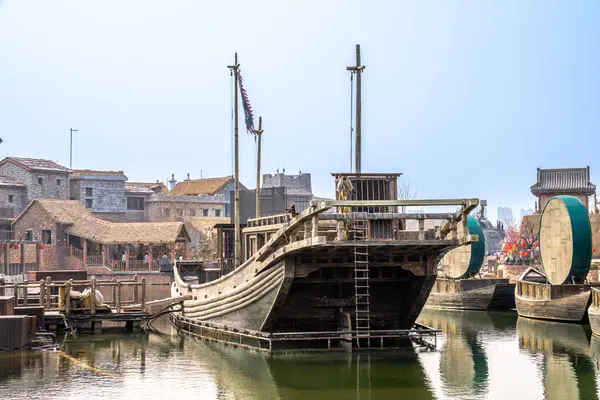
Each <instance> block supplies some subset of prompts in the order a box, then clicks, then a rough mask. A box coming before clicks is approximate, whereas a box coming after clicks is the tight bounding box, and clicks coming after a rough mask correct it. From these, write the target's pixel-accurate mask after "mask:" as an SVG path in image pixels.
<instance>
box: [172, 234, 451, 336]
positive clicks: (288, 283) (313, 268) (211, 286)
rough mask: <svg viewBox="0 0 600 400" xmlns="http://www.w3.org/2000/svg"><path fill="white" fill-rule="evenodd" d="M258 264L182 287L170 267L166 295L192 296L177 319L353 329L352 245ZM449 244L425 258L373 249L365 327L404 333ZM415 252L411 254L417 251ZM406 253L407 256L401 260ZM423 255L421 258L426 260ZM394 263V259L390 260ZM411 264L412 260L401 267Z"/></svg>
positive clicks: (314, 248) (310, 249)
mask: <svg viewBox="0 0 600 400" xmlns="http://www.w3.org/2000/svg"><path fill="white" fill-rule="evenodd" d="M301 242H302V243H299V242H296V243H295V244H294V248H293V249H280V250H278V253H277V254H275V255H274V256H272V257H269V258H268V259H267V260H265V261H263V262H258V261H254V260H252V259H251V260H249V262H246V263H245V264H244V265H242V266H241V267H240V268H238V269H236V270H234V271H233V272H231V273H230V274H228V275H226V276H223V277H222V278H220V279H218V280H215V281H213V282H209V283H205V284H201V285H198V284H196V285H194V284H192V285H189V284H186V283H184V282H183V280H182V278H181V277H180V276H179V273H178V271H177V269H175V271H174V274H175V277H174V278H175V279H174V282H173V285H172V295H174V296H178V295H185V294H190V295H192V300H188V301H185V302H184V303H183V310H182V311H181V315H183V316H185V317H187V318H193V319H195V320H198V321H202V322H208V323H215V324H221V325H225V326H227V327H230V328H236V329H246V330H253V331H260V332H319V331H346V330H352V329H354V328H355V326H354V321H355V307H356V306H355V286H354V285H355V281H354V276H353V273H354V263H353V262H351V261H348V260H349V259H350V258H351V255H352V254H353V252H354V247H353V246H351V245H349V244H348V243H346V244H343V243H341V244H337V245H335V246H331V245H330V244H328V243H326V242H325V240H321V239H319V238H310V239H305V240H302V241H301ZM451 247H452V244H449V243H448V242H444V241H437V243H432V245H431V246H430V247H429V248H428V249H426V250H427V252H426V253H424V254H423V253H421V252H422V251H423V250H419V253H420V254H419V253H415V252H414V249H415V248H414V247H413V250H412V251H411V250H410V248H409V247H405V246H404V247H403V246H398V245H397V244H393V243H389V242H388V243H380V245H379V246H373V250H371V251H370V252H371V258H372V261H371V262H370V265H369V271H370V272H369V285H370V329H371V330H397V329H410V328H411V327H412V326H413V324H414V322H415V320H416V319H417V317H418V315H419V313H420V312H421V310H422V308H423V306H424V304H425V301H426V300H427V297H428V296H429V293H430V291H431V288H432V286H433V284H434V282H435V278H436V275H435V268H434V266H435V265H436V264H437V262H438V261H439V259H440V258H441V257H442V256H443V254H444V253H445V252H446V251H447V250H448V249H449V248H451ZM422 248H423V246H421V247H420V248H419V249H422ZM406 252H409V253H410V256H409V255H407V254H406ZM427 256H429V257H427ZM394 260H396V261H394ZM409 260H418V261H409Z"/></svg>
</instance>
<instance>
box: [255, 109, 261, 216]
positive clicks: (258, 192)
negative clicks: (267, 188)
mask: <svg viewBox="0 0 600 400" xmlns="http://www.w3.org/2000/svg"><path fill="white" fill-rule="evenodd" d="M254 133H256V136H257V137H258V154H257V157H256V218H259V217H260V139H261V137H262V133H263V130H262V117H258V130H255V131H254Z"/></svg>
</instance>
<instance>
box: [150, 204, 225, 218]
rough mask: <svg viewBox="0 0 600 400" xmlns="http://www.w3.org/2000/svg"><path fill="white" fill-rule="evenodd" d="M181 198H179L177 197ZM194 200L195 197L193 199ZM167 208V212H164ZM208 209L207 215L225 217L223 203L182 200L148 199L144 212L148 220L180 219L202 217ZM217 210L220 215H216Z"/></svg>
mask: <svg viewBox="0 0 600 400" xmlns="http://www.w3.org/2000/svg"><path fill="white" fill-rule="evenodd" d="M179 200H181V199H179ZM194 200H196V199H194ZM165 209H168V210H169V211H168V213H166V212H165ZM203 210H208V215H207V216H208V217H225V203H224V202H223V203H201V202H198V201H197V200H196V201H194V202H191V201H190V202H183V201H177V202H175V201H166V200H165V201H156V200H153V201H148V202H146V212H147V218H148V221H153V222H154V221H182V220H183V218H184V217H204V216H205V215H204V211H203ZM217 210H219V211H220V215H218V216H217Z"/></svg>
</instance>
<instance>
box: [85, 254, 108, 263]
mask: <svg viewBox="0 0 600 400" xmlns="http://www.w3.org/2000/svg"><path fill="white" fill-rule="evenodd" d="M87 265H88V266H98V265H104V260H103V257H102V254H97V255H92V256H87Z"/></svg>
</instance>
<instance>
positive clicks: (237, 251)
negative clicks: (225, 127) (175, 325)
mask: <svg viewBox="0 0 600 400" xmlns="http://www.w3.org/2000/svg"><path fill="white" fill-rule="evenodd" d="M227 68H229V69H230V70H231V74H232V75H233V76H234V77H235V85H234V86H235V91H234V97H235V101H234V115H235V125H234V127H235V128H234V129H235V131H234V132H235V133H234V142H235V143H234V158H235V172H234V181H235V189H234V195H233V196H234V197H233V201H234V203H233V212H234V230H235V231H234V242H235V243H234V259H235V260H234V262H235V264H234V268H237V267H239V266H240V264H241V261H242V258H241V256H242V246H241V243H240V164H239V155H238V135H239V131H238V84H239V83H238V82H239V81H238V76H239V75H238V71H239V68H240V64H238V59H237V53H235V60H234V65H228V66H227Z"/></svg>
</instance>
